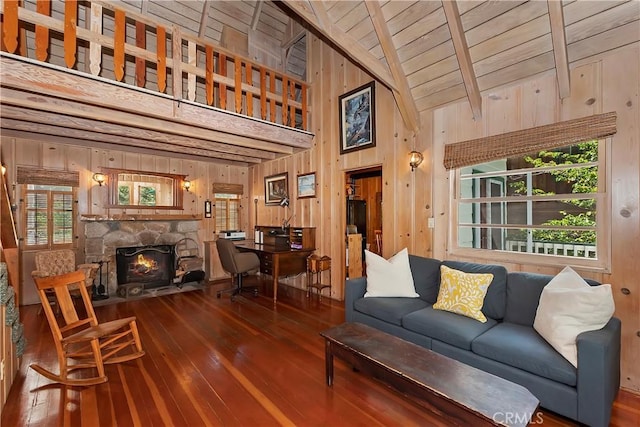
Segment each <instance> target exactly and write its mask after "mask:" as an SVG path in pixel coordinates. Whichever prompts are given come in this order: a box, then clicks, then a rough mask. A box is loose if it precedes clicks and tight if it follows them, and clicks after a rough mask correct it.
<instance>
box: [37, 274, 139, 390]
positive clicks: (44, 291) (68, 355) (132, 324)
mask: <svg viewBox="0 0 640 427" xmlns="http://www.w3.org/2000/svg"><path fill="white" fill-rule="evenodd" d="M35 282H36V287H37V288H38V295H39V296H40V301H41V302H42V308H43V309H44V312H45V314H46V315H47V321H48V322H49V327H50V328H51V333H52V334H53V342H54V344H55V347H56V352H57V353H58V364H59V370H60V373H59V374H55V373H53V372H51V371H49V370H47V369H45V368H43V367H42V366H40V365H37V364H35V363H34V364H31V365H30V367H31V369H33V370H34V371H36V372H37V373H39V374H40V375H42V376H44V377H46V378H48V379H50V380H52V381H55V382H57V383H61V384H66V385H71V386H86V385H94V384H100V383H104V382H106V381H107V376H106V374H105V370H104V365H105V364H110V363H120V362H125V361H128V360H133V359H137V358H139V357H142V356H144V351H143V350H142V344H141V343H140V336H139V334H138V328H137V326H136V318H135V317H126V318H122V319H117V320H112V321H110V322H104V323H99V322H98V319H97V318H96V314H95V313H94V311H93V306H92V305H91V298H90V297H89V292H88V291H87V287H86V286H85V275H84V273H83V272H81V271H74V272H72V273H66V274H62V275H57V276H50V277H36V278H35ZM74 287H75V291H77V292H79V293H80V296H81V299H82V302H83V306H82V308H80V309H78V310H76V307H75V305H74V303H73V301H72V298H71V292H72V290H73V289H72V288H74ZM48 293H52V294H53V295H54V297H55V298H56V300H57V305H58V306H59V307H60V311H61V312H62V315H60V316H56V315H55V314H54V312H53V309H52V308H51V304H50V297H49V295H48ZM80 369H82V370H83V372H82V374H80V373H79V375H78V376H77V378H76V377H75V376H74V377H70V374H71V373H72V372H74V371H76V370H80ZM87 369H89V372H91V371H92V370H93V372H94V375H93V376H92V375H91V374H90V373H89V372H86V370H87Z"/></svg>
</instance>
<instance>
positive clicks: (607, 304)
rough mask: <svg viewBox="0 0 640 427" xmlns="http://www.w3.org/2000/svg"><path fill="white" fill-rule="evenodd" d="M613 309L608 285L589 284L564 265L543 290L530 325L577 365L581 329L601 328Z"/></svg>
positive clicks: (609, 317)
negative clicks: (578, 338) (577, 339)
mask: <svg viewBox="0 0 640 427" xmlns="http://www.w3.org/2000/svg"><path fill="white" fill-rule="evenodd" d="M614 311H615V304H614V302H613V294H612V293H611V285H600V286H590V285H589V284H588V283H587V282H586V281H585V280H584V279H583V278H582V277H580V275H579V274H578V273H576V272H575V271H574V270H573V269H572V268H571V267H569V266H567V267H565V268H564V269H563V270H562V271H561V272H560V273H558V274H557V275H556V276H555V277H554V278H553V279H551V281H550V282H549V283H548V284H547V286H545V287H544V289H543V290H542V294H541V295H540V303H539V304H538V311H537V312H536V318H535V321H534V322H533V327H534V329H535V330H536V331H537V332H538V333H539V334H540V335H541V336H542V337H543V338H544V339H545V340H547V342H548V343H549V344H551V346H552V347H553V348H555V349H556V351H558V353H560V354H561V355H562V356H564V358H565V359H567V360H568V361H569V362H571V364H573V366H575V367H578V349H577V347H576V338H577V337H578V335H579V334H581V333H582V332H586V331H594V330H597V329H601V328H603V327H604V326H605V325H606V324H607V322H608V321H609V319H611V316H613V312H614Z"/></svg>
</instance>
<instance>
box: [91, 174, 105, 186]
mask: <svg viewBox="0 0 640 427" xmlns="http://www.w3.org/2000/svg"><path fill="white" fill-rule="evenodd" d="M93 180H94V181H95V182H97V183H98V185H99V186H100V187H102V184H104V182H105V181H106V180H107V177H106V176H104V174H103V173H100V172H97V173H94V174H93Z"/></svg>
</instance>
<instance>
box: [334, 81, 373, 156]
mask: <svg viewBox="0 0 640 427" xmlns="http://www.w3.org/2000/svg"><path fill="white" fill-rule="evenodd" d="M339 101H340V154H345V153H349V152H351V151H356V150H362V149H363V148H370V147H375V146H376V126H375V119H376V109H375V106H376V98H375V83H374V82H371V83H367V84H366V85H364V86H361V87H359V88H357V89H354V90H352V91H351V92H348V93H345V94H344V95H341V96H340V98H339Z"/></svg>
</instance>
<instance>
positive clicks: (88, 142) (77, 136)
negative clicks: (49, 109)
mask: <svg viewBox="0 0 640 427" xmlns="http://www.w3.org/2000/svg"><path fill="white" fill-rule="evenodd" d="M0 122H1V123H2V124H3V127H4V123H5V119H2V120H1V121H0ZM54 131H56V132H62V133H57V134H46V133H40V132H30V131H23V130H16V129H11V128H6V129H4V128H3V129H2V134H3V135H4V136H7V137H11V138H22V139H29V140H33V141H43V142H47V143H58V144H66V145H77V146H81V147H93V148H98V149H104V150H113V149H118V150H122V151H129V152H134V153H137V154H143V155H150V156H151V155H158V154H161V152H164V153H165V155H167V156H171V157H172V158H175V159H185V160H203V155H202V154H197V151H195V152H193V153H192V152H189V151H187V150H181V151H175V152H173V151H170V150H169V151H167V150H158V149H156V148H151V147H150V146H148V145H147V146H142V147H136V146H133V145H131V144H129V143H123V144H120V143H118V142H117V138H116V139H115V140H114V141H111V140H108V142H103V140H102V139H101V138H100V134H97V135H96V137H95V138H93V137H92V138H87V137H86V136H84V135H83V132H82V131H73V130H72V131H70V132H69V133H68V134H67V133H64V132H65V130H64V128H60V129H59V130H54ZM87 133H89V134H90V132H87ZM61 135H64V136H61ZM92 136H93V135H92ZM116 146H117V147H116ZM209 160H211V161H214V160H215V162H216V163H220V164H230V165H235V166H250V164H249V163H246V162H238V161H233V160H226V159H222V158H219V157H217V156H216V157H215V158H213V157H212V158H209Z"/></svg>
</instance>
